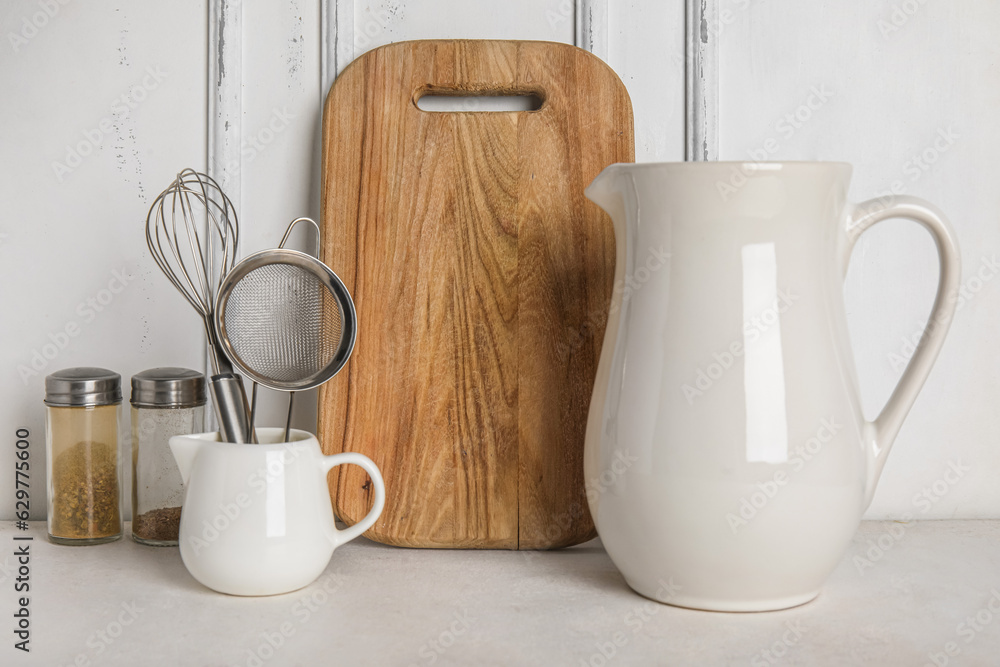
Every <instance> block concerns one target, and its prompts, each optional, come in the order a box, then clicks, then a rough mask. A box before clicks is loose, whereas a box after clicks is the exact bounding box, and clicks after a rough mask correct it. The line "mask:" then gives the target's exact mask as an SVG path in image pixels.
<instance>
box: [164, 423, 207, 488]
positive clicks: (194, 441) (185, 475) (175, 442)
mask: <svg viewBox="0 0 1000 667" xmlns="http://www.w3.org/2000/svg"><path fill="white" fill-rule="evenodd" d="M204 445H205V440H202V439H200V438H198V437H195V436H190V435H176V436H174V437H172V438H170V451H171V452H172V453H173V455H174V460H175V461H176V462H177V468H178V470H180V472H181V480H183V482H184V486H187V483H188V479H190V477H191V469H192V468H193V467H194V460H195V459H196V458H197V457H198V452H200V451H201V448H202V447H203V446H204Z"/></svg>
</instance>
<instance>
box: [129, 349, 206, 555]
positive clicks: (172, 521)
mask: <svg viewBox="0 0 1000 667" xmlns="http://www.w3.org/2000/svg"><path fill="white" fill-rule="evenodd" d="M204 427H205V376H204V375H202V374H201V373H199V372H197V371H192V370H190V369H187V368H153V369H150V370H148V371H143V372H142V373H139V374H137V375H135V376H133V377H132V539H133V540H135V541H136V542H138V543H139V544H147V545H150V546H177V537H178V533H179V531H180V525H181V503H182V502H183V499H184V483H183V481H182V480H181V473H180V471H179V470H178V469H177V463H176V462H175V461H174V457H173V454H172V453H171V452H170V438H172V437H173V436H175V435H190V434H192V433H201V432H202V431H203V430H204Z"/></svg>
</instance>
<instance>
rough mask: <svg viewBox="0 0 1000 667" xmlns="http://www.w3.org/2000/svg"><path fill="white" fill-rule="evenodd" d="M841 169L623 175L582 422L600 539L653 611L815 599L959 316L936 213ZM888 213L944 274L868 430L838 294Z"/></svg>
mask: <svg viewBox="0 0 1000 667" xmlns="http://www.w3.org/2000/svg"><path fill="white" fill-rule="evenodd" d="M850 177H851V167H850V165H848V164H842V163H822V162H792V163H757V164H752V163H747V164H743V163H724V162H714V163H713V162H695V163H676V164H638V165H634V164H617V165H612V166H610V167H608V168H607V169H605V170H604V171H603V172H602V173H601V174H600V175H599V176H598V177H597V178H596V179H595V180H594V182H593V183H592V184H591V185H590V186H589V187H588V188H587V191H586V194H587V197H588V198H590V199H591V200H593V201H594V202H596V203H597V204H599V205H600V206H601V207H602V208H604V209H605V210H606V211H607V212H608V213H609V214H610V215H611V217H612V218H613V220H614V225H615V234H616V239H617V268H616V273H615V280H616V283H615V292H614V296H613V298H612V302H611V314H610V317H609V320H608V326H607V330H606V335H605V340H604V347H603V349H602V352H601V360H600V364H599V367H598V371H597V380H596V383H595V386H594V394H593V400H592V402H591V405H590V415H589V421H588V425H587V439H586V454H585V472H586V480H587V483H588V490H589V493H588V498H589V501H590V509H591V513H592V514H593V517H594V521H595V523H596V525H597V530H598V532H599V534H600V536H601V538H602V540H603V542H604V545H605V547H606V548H607V550H608V553H609V554H610V555H611V558H612V560H614V562H615V565H617V567H618V568H619V569H620V570H621V572H622V573H623V574H624V576H625V579H626V580H627V582H628V584H629V585H630V586H631V587H632V588H633V589H635V590H636V591H638V592H639V593H641V594H642V595H645V596H647V597H650V598H653V599H657V600H659V601H661V602H667V603H670V604H675V605H679V606H685V607H694V608H699V609H711V610H722V611H759V610H768V609H781V608H785V607H790V606H794V605H798V604H801V603H804V602H807V601H809V600H811V599H812V598H814V597H815V596H816V595H817V594H818V593H819V589H820V587H821V585H822V584H823V582H824V580H825V579H826V577H827V576H828V575H829V574H830V572H831V571H832V570H833V569H834V567H835V566H836V565H837V563H838V561H839V560H840V559H841V557H842V556H843V554H844V552H845V550H846V548H847V546H848V544H849V543H850V541H851V538H852V536H853V534H854V532H855V530H856V529H857V526H858V524H859V522H860V520H861V516H862V513H863V512H864V511H865V509H866V508H867V507H868V505H869V503H870V502H871V499H872V496H873V495H874V492H875V485H876V483H877V481H878V478H879V474H880V473H881V471H882V467H883V465H884V464H885V460H886V456H887V455H888V453H889V448H890V447H891V445H892V442H893V439H894V438H895V437H896V434H897V433H898V432H899V429H900V426H901V425H902V423H903V419H904V418H905V417H906V414H907V412H908V411H909V410H910V408H911V406H912V405H913V402H914V400H915V399H916V396H917V393H918V392H919V390H920V388H921V386H922V385H923V383H924V380H925V379H926V378H927V374H928V373H929V372H930V369H931V366H932V364H933V363H934V360H935V358H936V357H937V354H938V351H939V350H940V349H941V344H942V342H943V341H944V337H945V334H946V332H947V330H948V326H949V324H950V322H951V318H952V315H953V313H954V310H955V304H956V298H957V289H958V284H959V275H960V266H959V254H958V249H957V247H956V243H955V238H954V233H953V231H952V229H951V227H950V225H949V224H948V222H947V221H946V219H945V217H944V216H943V215H942V214H941V213H940V212H939V211H938V210H937V209H936V208H934V207H933V206H932V205H930V204H928V203H926V202H924V201H921V200H919V199H915V198H913V197H903V196H900V197H895V198H894V200H893V201H876V200H873V201H869V202H865V203H863V204H859V205H853V204H850V203H848V202H847V198H846V197H847V191H848V184H849V181H850ZM886 218H908V219H910V220H914V221H916V222H918V223H920V224H921V225H923V226H924V227H925V228H926V229H927V230H928V231H930V233H931V235H932V236H933V238H934V240H935V242H936V244H937V249H938V253H939V256H940V279H939V286H938V292H937V299H936V300H935V302H934V307H933V311H932V313H931V317H930V320H929V325H928V327H927V329H926V330H925V332H924V337H923V339H922V340H921V342H920V344H919V346H918V347H917V349H916V351H915V353H914V354H913V357H912V359H911V361H910V363H909V366H907V368H906V371H905V372H904V374H903V376H902V378H901V380H900V382H899V384H898V386H897V387H896V389H895V391H894V392H893V394H892V396H891V398H890V399H889V401H888V403H887V404H886V406H885V408H884V409H883V410H882V412H881V413H880V414H879V416H878V417H877V418H876V419H875V421H873V422H868V421H866V420H865V419H864V417H863V415H862V411H861V406H860V401H859V398H858V383H857V379H856V375H855V368H854V361H853V358H852V354H851V345H850V340H849V339H848V333H847V326H846V318H845V311H844V301H843V280H844V276H845V273H846V271H847V265H848V261H849V259H850V255H851V249H852V248H853V246H854V242H855V240H856V239H857V237H858V235H859V234H861V233H862V232H863V231H864V230H866V229H868V228H869V227H871V226H872V225H873V224H875V223H876V222H878V221H880V220H884V219H886Z"/></svg>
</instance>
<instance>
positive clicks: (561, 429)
mask: <svg viewBox="0 0 1000 667" xmlns="http://www.w3.org/2000/svg"><path fill="white" fill-rule="evenodd" d="M428 93H433V94H438V95H448V94H452V95H484V94H498V93H499V94H524V93H531V94H534V95H537V96H538V97H539V98H541V99H542V100H543V103H542V106H541V108H540V109H538V110H535V111H522V112H476V111H474V110H473V111H470V112H445V113H440V112H427V111H422V110H420V109H418V108H417V106H416V101H417V100H418V99H419V98H420V97H421V96H422V95H424V94H428ZM469 108H472V109H474V108H475V105H470V107H469ZM633 159H634V144H633V132H632V109H631V103H630V101H629V97H628V93H627V92H626V90H625V86H624V85H623V84H622V82H621V81H620V80H619V79H618V77H617V76H616V75H615V74H614V72H613V71H612V70H611V69H610V68H609V67H608V66H607V65H605V64H604V63H603V62H602V61H601V60H599V59H598V58H596V57H594V56H593V55H591V54H589V53H587V52H586V51H583V50H581V49H578V48H576V47H573V46H569V45H566V44H556V43H549V42H513V41H468V40H461V41H452V40H434V41H416V42H402V43H397V44H391V45H388V46H384V47H381V48H378V49H375V50H373V51H370V52H368V53H366V54H365V55H363V56H361V57H360V58H358V59H357V60H356V61H355V62H353V63H352V64H351V65H350V66H349V67H348V68H347V69H345V70H344V72H343V74H341V75H340V77H339V78H338V79H337V81H336V82H335V84H334V85H333V88H332V89H331V90H330V94H329V97H328V98H327V101H326V107H325V110H324V114H323V157H322V160H323V186H322V224H323V239H324V248H323V259H324V261H326V262H327V263H328V264H329V265H330V267H332V268H333V269H334V271H336V272H337V273H338V275H340V277H341V278H343V280H344V283H345V284H346V285H347V288H348V289H349V290H350V291H351V294H352V295H353V297H354V301H355V304H356V307H357V313H358V338H357V344H356V346H355V348H354V354H353V356H352V358H351V360H350V362H349V363H348V365H347V367H346V369H345V370H344V371H342V372H341V374H340V375H339V376H338V377H336V378H334V379H333V380H332V381H331V382H329V383H327V384H326V385H324V386H323V389H322V390H321V392H320V404H319V406H320V407H319V438H320V441H321V442H322V445H323V450H324V452H325V453H327V454H332V453H336V452H341V451H354V452H361V453H363V454H366V455H367V456H369V457H371V458H372V459H373V460H374V461H375V463H376V464H377V465H378V467H379V469H380V470H381V471H382V475H383V477H384V478H385V486H386V492H387V499H386V505H385V510H384V512H383V513H382V516H381V518H380V519H379V521H378V522H377V523H376V524H375V526H374V527H372V528H371V529H370V530H369V531H368V533H367V536H368V537H370V538H371V539H373V540H377V541H379V542H384V543H387V544H395V545H401V546H410V547H465V548H503V549H517V548H521V549H539V548H554V547H561V546H568V545H571V544H576V543H579V542H583V541H585V540H588V539H590V538H591V537H593V536H594V535H595V531H594V525H593V522H592V520H591V518H590V513H589V510H588V507H587V500H586V490H585V483H584V479H583V462H582V458H583V443H584V432H585V427H586V422H587V408H588V405H589V402H590V395H591V389H592V386H593V381H594V374H595V371H596V367H597V361H598V356H599V354H600V347H601V342H602V340H603V335H604V325H605V321H606V318H607V312H608V304H609V301H610V298H611V293H612V289H613V285H612V283H613V275H614V268H615V241H614V232H613V229H612V226H611V221H610V220H609V219H608V217H607V216H606V215H605V214H604V213H603V212H602V211H601V210H600V209H599V208H598V207H597V206H596V205H594V204H593V203H591V202H590V201H588V200H587V199H585V198H584V196H583V190H584V188H585V187H586V186H587V185H588V184H589V183H590V182H591V180H593V178H594V177H595V176H597V174H598V173H599V172H600V171H601V170H602V169H603V168H604V167H606V166H607V165H609V164H612V163H615V162H631V161H633ZM329 481H330V492H331V494H332V496H333V500H334V507H335V509H336V512H337V515H338V516H339V517H340V518H341V519H342V520H344V521H345V522H347V523H348V524H353V523H355V522H357V521H358V520H360V519H361V518H362V517H363V516H364V515H365V513H366V512H367V511H368V509H369V507H370V506H371V502H372V498H371V485H370V483H369V480H368V478H367V476H366V475H365V473H364V472H363V471H362V470H360V469H359V468H357V467H354V466H342V467H339V468H336V469H334V471H333V472H331V473H330V477H329Z"/></svg>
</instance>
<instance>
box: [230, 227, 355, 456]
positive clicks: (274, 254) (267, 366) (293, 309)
mask: <svg viewBox="0 0 1000 667" xmlns="http://www.w3.org/2000/svg"><path fill="white" fill-rule="evenodd" d="M300 221H308V222H312V223H313V224H314V225H315V222H313V221H312V220H309V219H308V218H299V219H297V220H295V221H293V222H292V224H291V225H289V228H288V232H286V233H285V238H284V239H282V242H281V245H282V246H284V243H285V241H286V240H287V238H288V234H289V233H290V232H291V230H292V227H294V226H295V224H296V223H297V222H300ZM215 325H216V330H217V331H218V334H219V342H220V344H221V345H222V348H223V350H224V351H225V353H226V356H228V357H229V359H230V360H231V361H232V362H233V365H234V366H235V367H237V368H239V369H240V371H241V372H243V373H244V374H245V375H247V376H249V377H250V378H251V379H252V380H253V381H254V382H256V383H259V384H261V385H263V386H265V387H268V388H269V389H277V390H280V391H288V392H293V395H292V396H291V397H289V406H288V421H287V423H286V427H285V430H286V439H287V430H288V427H289V426H290V423H291V413H292V399H293V398H294V392H296V391H303V390H306V389H312V388H314V387H318V386H319V385H321V384H323V383H324V382H326V381H327V380H329V379H330V378H332V377H333V376H334V375H336V374H337V372H338V371H340V369H341V368H343V367H344V364H346V363H347V360H348V358H349V357H350V356H351V351H352V350H353V349H354V341H355V338H356V336H357V314H356V313H355V310H354V302H353V301H352V300H351V295H350V293H349V292H348V291H347V288H346V287H345V286H344V283H343V282H341V280H340V278H339V277H337V274H335V273H334V272H333V271H332V270H331V269H330V268H329V267H328V266H327V265H326V264H324V263H323V262H321V261H320V260H319V259H317V258H315V257H312V256H310V255H307V254H305V253H302V252H299V251H297V250H290V249H287V248H284V247H279V248H277V249H274V250H264V251H262V252H258V253H255V254H253V255H250V256H249V257H247V258H246V259H244V260H243V261H241V262H240V263H239V264H237V265H236V266H235V267H233V269H232V270H231V271H230V272H229V273H228V274H227V275H226V278H225V280H224V281H223V282H222V285H221V287H220V288H219V296H218V301H217V304H216V308H215ZM254 398H255V399H256V392H255V396H254ZM254 403H256V400H255V401H254ZM254 412H256V406H254V409H253V410H252V413H254ZM254 417H255V415H253V414H252V415H251V423H252V422H253V420H254Z"/></svg>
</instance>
